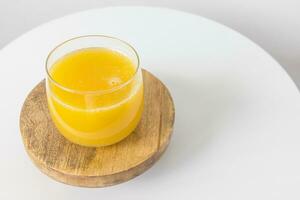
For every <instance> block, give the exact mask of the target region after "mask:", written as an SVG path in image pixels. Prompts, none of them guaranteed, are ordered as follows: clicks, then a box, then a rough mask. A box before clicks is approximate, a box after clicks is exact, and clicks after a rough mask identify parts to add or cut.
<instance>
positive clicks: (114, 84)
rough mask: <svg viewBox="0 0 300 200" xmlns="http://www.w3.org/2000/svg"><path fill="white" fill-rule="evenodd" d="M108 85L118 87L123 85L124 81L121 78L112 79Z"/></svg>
mask: <svg viewBox="0 0 300 200" xmlns="http://www.w3.org/2000/svg"><path fill="white" fill-rule="evenodd" d="M108 84H109V85H110V86H112V87H114V86H118V85H121V84H122V80H121V79H120V78H119V77H111V78H110V79H109V80H108Z"/></svg>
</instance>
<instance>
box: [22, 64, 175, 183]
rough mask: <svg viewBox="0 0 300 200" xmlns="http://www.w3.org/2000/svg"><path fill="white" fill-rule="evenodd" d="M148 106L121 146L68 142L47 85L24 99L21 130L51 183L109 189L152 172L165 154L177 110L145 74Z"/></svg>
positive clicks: (164, 90) (163, 90) (160, 85)
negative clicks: (54, 113) (54, 116)
mask: <svg viewBox="0 0 300 200" xmlns="http://www.w3.org/2000/svg"><path fill="white" fill-rule="evenodd" d="M143 78H144V90H145V91H144V95H145V107H144V112H143V116H142V119H141V121H140V123H139V125H138V127H137V128H136V130H135V131H134V132H133V133H132V134H131V135H129V136H128V137H127V138H125V139H124V140H122V141H121V142H119V143H117V144H114V145H111V146H106V147H98V148H90V147H83V146H80V145H77V144H73V143H71V142H69V141H68V140H66V139H65V138H64V137H63V136H62V135H61V134H60V133H59V132H58V130H57V129H56V127H55V125H54V124H53V122H52V120H51V117H50V115H49V111H48V107H47V99H46V92H45V81H44V80H43V81H41V82H40V83H39V84H38V85H37V86H36V87H35V88H34V89H33V90H32V91H31V92H30V94H29V95H28V97H27V98H26V100H25V102H24V105H23V108H22V111H21V115H20V130H21V135H22V138H23V142H24V146H25V149H26V151H27V153H28V155H29V156H30V158H31V159H32V161H33V162H34V163H35V165H36V166H37V167H38V168H39V169H40V170H41V171H42V172H44V173H45V174H46V175H48V176H50V177H52V178H53V179H55V180H57V181H60V182H63V183H66V184H70V185H75V186H82V187H105V186H110V185H115V184H118V183H122V182H125V181H128V180H130V179H132V178H134V177H136V176H138V175H139V174H141V173H143V172H144V171H146V170H147V169H149V168H150V167H151V166H152V165H153V164H154V163H155V162H156V161H157V160H158V159H159V158H160V156H161V155H162V154H163V152H164V151H165V150H166V148H167V146H168V144H169V141H170V138H171V135H172V131H173V124H174V117H175V109H174V104H173V100H172V97H171V95H170V93H169V91H168V89H167V88H166V86H165V85H164V84H163V83H162V82H161V81H160V80H159V79H157V78H156V77H155V76H153V75H152V74H151V73H149V72H147V71H146V70H143Z"/></svg>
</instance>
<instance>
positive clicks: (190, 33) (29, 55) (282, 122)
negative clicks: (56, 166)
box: [0, 7, 300, 200]
mask: <svg viewBox="0 0 300 200" xmlns="http://www.w3.org/2000/svg"><path fill="white" fill-rule="evenodd" d="M85 34H107V35H113V36H116V37H119V38H122V39H124V40H126V41H128V42H129V43H131V44H132V45H133V46H135V47H136V49H137V50H138V52H139V54H140V57H141V61H142V66H144V67H145V68H146V69H148V70H149V71H151V72H153V73H154V74H155V75H156V76H158V77H160V78H161V80H162V81H164V83H165V84H166V85H167V86H168V87H169V89H170V91H171V93H172V95H173V97H174V100H175V105H176V123H175V132H174V136H173V138H172V141H171V145H170V147H169V149H168V151H167V152H166V154H165V155H164V156H163V157H162V159H161V160H160V161H159V162H158V163H157V164H156V165H155V166H154V167H153V168H151V169H150V170H149V171H147V172H146V173H144V174H143V175H141V176H139V177H137V178H135V179H133V180H132V181H129V182H127V183H124V184H121V185H117V186H114V187H110V188H104V189H88V188H77V187H72V186H67V185H63V184H61V183H57V182H55V181H53V180H52V179H50V178H48V177H47V176H45V175H43V174H42V173H41V172H40V171H39V170H38V169H37V168H35V167H34V165H33V164H32V163H31V161H30V159H29V158H28V156H27V155H26V153H25V151H24V148H23V144H22V141H21V137H20V134H19V128H18V120H19V112H20V108H21V105H22V103H23V101H24V98H25V97H26V95H27V94H28V92H29V91H30V90H31V88H32V87H33V86H34V85H35V84H37V83H38V82H39V81H40V80H41V79H42V78H43V77H44V75H45V72H44V63H45V59H46V56H47V54H48V52H49V51H50V50H51V49H52V48H53V47H54V46H55V45H56V44H58V43H60V42H62V41H64V40H66V39H68V38H71V37H74V36H78V35H85ZM0 66H1V67H0V74H1V75H2V76H1V79H0V81H1V82H0V90H1V93H2V98H1V104H0V113H1V114H0V119H1V122H2V123H1V126H0V129H1V131H0V132H1V133H2V139H1V140H0V156H1V159H2V161H1V165H0V177H1V179H0V199H6V200H10V199H28V200H29V199H30V200H40V199H43V200H47V199H49V200H50V199H51V200H52V199H56V200H65V199H72V200H77V199H78V200H79V199H89V200H93V199H128V200H129V199H130V200H132V199H149V200H150V199H151V200H153V199H174V200H175V199H205V200H209V199H230V200H233V199H239V200H240V199H243V200H247V199H249V200H250V199H251V200H253V199H264V200H265V199H272V200H274V199H289V200H290V199H299V198H300V192H299V186H300V170H299V169H300V158H299V153H300V145H299V144H300V123H299V120H300V95H299V92H298V91H297V88H296V86H295V84H294V83H293V82H292V81H291V79H290V78H289V76H288V75H287V74H286V73H285V71H284V70H283V69H282V68H281V67H280V66H279V64H278V63H276V62H275V61H274V60H273V59H272V58H271V57H270V56H269V55H268V54H267V53H266V52H264V51H263V50H262V49H261V48H260V47H258V46H257V45H255V44H254V43H253V42H251V41H249V40H248V39H246V38H245V37H243V36H242V35H240V34H239V33H236V32H234V31H232V30H230V29H228V28H226V27H225V26H222V25H219V24H217V23H215V22H212V21H210V20H207V19H204V18H202V17H199V16H195V15H191V14H186V13H183V12H178V11H173V10H168V9H159V8H145V7H126V8H106V9H99V10H91V11H86V12H81V13H78V14H74V15H70V16H67V17H64V18H61V19H58V20H55V21H52V22H50V23H47V24H45V25H42V26H40V27H38V28H36V29H34V30H32V31H30V32H28V33H26V34H24V35H22V36H21V37H20V38H18V39H17V40H15V41H13V42H12V43H11V44H9V45H8V46H6V47H5V48H4V49H2V50H0Z"/></svg>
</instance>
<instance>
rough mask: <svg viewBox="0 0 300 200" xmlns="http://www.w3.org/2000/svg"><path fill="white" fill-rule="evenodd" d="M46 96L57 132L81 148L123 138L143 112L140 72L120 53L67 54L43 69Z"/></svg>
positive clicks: (92, 50)
mask: <svg viewBox="0 0 300 200" xmlns="http://www.w3.org/2000/svg"><path fill="white" fill-rule="evenodd" d="M48 75H49V77H48V79H47V98H48V105H49V110H50V114H51V117H52V119H53V121H54V123H55V125H56V127H57V128H58V130H59V132H60V133H61V134H62V135H63V136H64V137H65V138H67V139H69V140H70V141H72V142H74V143H77V144H80V145H84V146H93V147H95V146H105V145H110V144H113V143H116V142H118V141H120V140H122V139H123V138H125V137H126V136H128V135H129V134H130V133H131V132H132V131H133V130H134V129H135V128H136V126H137V124H138V122H139V120H140V118H141V114H142V110H143V81H142V74H141V70H140V69H139V68H138V67H137V66H136V65H135V64H134V63H133V62H132V60H131V59H129V58H128V57H127V56H125V55H124V54H122V53H120V52H118V51H115V50H111V49H108V48H101V47H92V48H83V49H78V50H75V51H72V52H70V53H67V54H65V55H64V56H62V57H60V58H59V59H57V60H56V61H55V62H53V64H52V65H51V67H50V68H49V70H48Z"/></svg>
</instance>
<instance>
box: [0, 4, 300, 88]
mask: <svg viewBox="0 0 300 200" xmlns="http://www.w3.org/2000/svg"><path fill="white" fill-rule="evenodd" d="M116 5H149V6H162V7H169V8H174V9H178V10H183V11H188V12H192V13H195V14H199V15H201V16H204V17H207V18H210V19H213V20H216V21H218V22H220V23H222V24H225V25H227V26H229V27H231V28H233V29H235V30H237V31H239V32H241V33H242V34H244V35H246V36H247V37H249V38H250V39H252V40H253V41H254V42H256V43H258V44H259V45H260V46H262V47H263V48H264V49H265V50H266V51H268V52H269V53H270V54H271V55H272V56H273V57H274V58H275V59H276V60H277V61H279V63H280V64H281V65H282V66H283V67H284V68H285V69H286V70H287V71H288V73H289V74H290V76H291V77H292V78H293V79H294V81H295V82H296V83H297V85H298V87H299V86H300V1H298V0H0V48H2V47H3V46H4V45H6V44H7V43H9V42H10V41H12V40H13V39H14V38H16V37H18V36H19V35H21V34H22V33H24V32H26V31H28V30H30V29H32V28H34V27H36V26H38V25H39V24H42V23H44V22H47V21H49V20H52V19H55V18H58V17H61V16H64V15H67V14H70V13H73V12H76V11H81V10H86V9H92V8H98V7H104V6H116Z"/></svg>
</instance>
